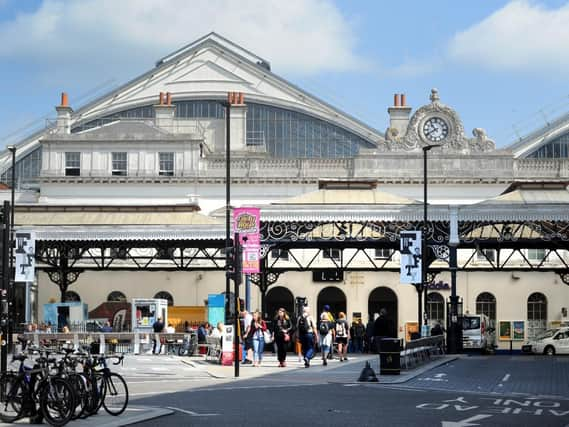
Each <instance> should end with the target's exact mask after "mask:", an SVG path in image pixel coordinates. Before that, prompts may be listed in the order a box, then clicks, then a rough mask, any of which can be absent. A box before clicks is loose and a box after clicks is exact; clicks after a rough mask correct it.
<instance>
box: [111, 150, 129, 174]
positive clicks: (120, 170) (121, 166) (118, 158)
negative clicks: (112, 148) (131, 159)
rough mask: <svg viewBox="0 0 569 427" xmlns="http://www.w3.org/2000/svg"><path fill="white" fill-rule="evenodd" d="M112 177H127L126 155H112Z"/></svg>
mask: <svg viewBox="0 0 569 427" xmlns="http://www.w3.org/2000/svg"><path fill="white" fill-rule="evenodd" d="M112 163H113V165H112V175H113V176H126V175H127V156H126V153H124V152H121V153H112Z"/></svg>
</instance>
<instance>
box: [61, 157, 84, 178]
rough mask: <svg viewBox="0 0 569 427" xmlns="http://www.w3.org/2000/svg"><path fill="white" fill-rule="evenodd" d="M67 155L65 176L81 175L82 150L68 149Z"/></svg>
mask: <svg viewBox="0 0 569 427" xmlns="http://www.w3.org/2000/svg"><path fill="white" fill-rule="evenodd" d="M64 157H65V176H81V152H80V151H66V152H65V154H64ZM72 157H77V158H72Z"/></svg>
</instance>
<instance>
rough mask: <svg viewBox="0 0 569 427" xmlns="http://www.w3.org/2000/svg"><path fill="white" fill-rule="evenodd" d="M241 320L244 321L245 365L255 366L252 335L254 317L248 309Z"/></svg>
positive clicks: (244, 311)
mask: <svg viewBox="0 0 569 427" xmlns="http://www.w3.org/2000/svg"><path fill="white" fill-rule="evenodd" d="M241 319H242V320H243V328H242V329H241V330H242V331H243V350H244V351H243V360H242V363H243V364H244V365H252V364H253V336H252V335H251V333H250V332H251V322H252V321H253V315H252V314H251V313H249V312H248V311H247V310H246V309H243V311H242V312H241Z"/></svg>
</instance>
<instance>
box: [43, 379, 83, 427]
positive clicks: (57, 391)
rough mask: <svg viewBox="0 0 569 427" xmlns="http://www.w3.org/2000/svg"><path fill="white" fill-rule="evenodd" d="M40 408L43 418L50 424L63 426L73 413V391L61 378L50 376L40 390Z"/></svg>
mask: <svg viewBox="0 0 569 427" xmlns="http://www.w3.org/2000/svg"><path fill="white" fill-rule="evenodd" d="M40 408H41V411H42V414H43V416H44V418H45V420H46V421H47V422H48V423H49V424H50V425H52V426H57V427H59V426H63V425H65V424H67V423H68V422H69V421H71V417H73V414H74V413H75V391H74V389H73V386H72V385H71V384H69V382H68V381H66V380H64V379H63V378H58V377H54V378H50V379H48V380H47V381H46V382H45V384H44V385H43V386H42V389H41V391H40Z"/></svg>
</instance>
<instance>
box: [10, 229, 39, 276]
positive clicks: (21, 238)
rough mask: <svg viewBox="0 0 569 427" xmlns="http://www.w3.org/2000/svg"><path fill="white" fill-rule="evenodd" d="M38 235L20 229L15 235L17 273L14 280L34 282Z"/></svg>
mask: <svg viewBox="0 0 569 427" xmlns="http://www.w3.org/2000/svg"><path fill="white" fill-rule="evenodd" d="M35 253H36V236H35V233H33V232H30V231H18V232H16V235H15V248H14V256H15V259H16V273H15V276H14V281H16V282H33V281H34V278H35V268H36V262H35Z"/></svg>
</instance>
